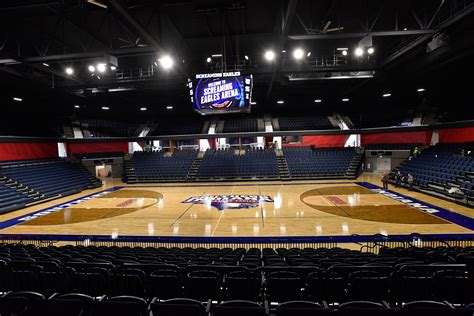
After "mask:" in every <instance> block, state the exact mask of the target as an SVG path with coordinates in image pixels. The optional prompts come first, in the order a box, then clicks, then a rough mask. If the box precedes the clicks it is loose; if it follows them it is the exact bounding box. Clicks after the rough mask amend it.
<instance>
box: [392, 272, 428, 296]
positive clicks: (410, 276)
mask: <svg viewBox="0 0 474 316" xmlns="http://www.w3.org/2000/svg"><path fill="white" fill-rule="evenodd" d="M390 291H391V294H392V297H393V298H394V299H395V300H396V301H397V302H409V301H415V300H426V299H428V300H429V299H431V298H432V297H433V293H432V278H431V276H428V275H426V274H425V273H422V272H419V271H410V270H406V271H403V272H402V273H400V274H399V275H394V276H392V283H391V287H390Z"/></svg>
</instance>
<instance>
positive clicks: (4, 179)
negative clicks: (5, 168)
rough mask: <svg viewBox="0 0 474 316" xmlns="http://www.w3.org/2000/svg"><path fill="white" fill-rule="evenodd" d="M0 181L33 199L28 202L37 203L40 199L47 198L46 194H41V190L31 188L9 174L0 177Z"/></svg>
mask: <svg viewBox="0 0 474 316" xmlns="http://www.w3.org/2000/svg"><path fill="white" fill-rule="evenodd" d="M0 182H1V183H3V184H4V185H6V186H8V187H10V188H12V189H14V190H15V191H17V192H20V193H21V194H23V195H26V196H27V197H29V198H30V199H32V200H33V201H32V202H30V203H28V204H31V203H35V202H37V201H40V200H42V199H44V198H45V196H44V194H41V193H40V192H38V191H36V190H33V189H31V188H29V187H27V186H25V185H23V184H21V183H19V182H18V181H15V180H13V179H11V178H9V177H7V176H1V177H0Z"/></svg>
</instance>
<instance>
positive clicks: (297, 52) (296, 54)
mask: <svg viewBox="0 0 474 316" xmlns="http://www.w3.org/2000/svg"><path fill="white" fill-rule="evenodd" d="M303 56H304V50H302V49H301V48H297V49H295V50H294V51H293V57H294V58H295V59H297V60H298V59H301V58H303Z"/></svg>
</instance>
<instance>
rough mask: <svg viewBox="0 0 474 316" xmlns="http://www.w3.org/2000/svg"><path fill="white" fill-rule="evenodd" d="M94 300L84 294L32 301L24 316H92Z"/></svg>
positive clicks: (56, 296)
mask: <svg viewBox="0 0 474 316" xmlns="http://www.w3.org/2000/svg"><path fill="white" fill-rule="evenodd" d="M92 302H93V298H92V297H91V296H87V295H84V294H64V295H55V296H53V297H52V298H50V299H47V300H46V299H45V300H34V301H30V303H29V306H28V309H27V311H26V312H25V313H22V314H21V315H22V316H37V315H48V316H62V315H65V311H67V315H71V316H82V315H90V312H91V307H92Z"/></svg>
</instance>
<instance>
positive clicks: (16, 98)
mask: <svg viewBox="0 0 474 316" xmlns="http://www.w3.org/2000/svg"><path fill="white" fill-rule="evenodd" d="M13 101H16V102H21V101H23V99H22V98H18V97H13Z"/></svg>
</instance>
